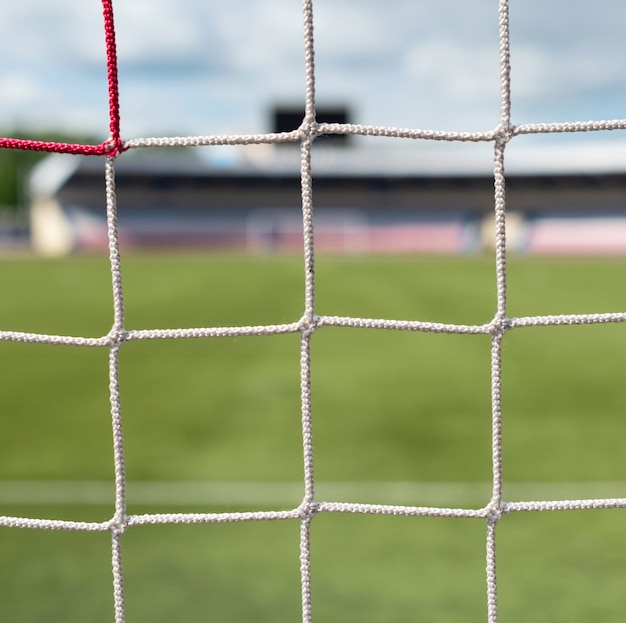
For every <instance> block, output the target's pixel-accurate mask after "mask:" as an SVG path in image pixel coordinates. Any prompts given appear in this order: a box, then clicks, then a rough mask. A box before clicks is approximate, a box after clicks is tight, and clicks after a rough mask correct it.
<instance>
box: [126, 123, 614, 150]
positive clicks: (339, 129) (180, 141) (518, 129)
mask: <svg viewBox="0 0 626 623" xmlns="http://www.w3.org/2000/svg"><path fill="white" fill-rule="evenodd" d="M624 129H626V119H609V120H596V121H594V120H590V121H571V122H560V123H527V124H519V125H513V124H511V125H510V126H507V127H506V128H504V129H503V128H501V127H497V128H495V129H492V130H487V131H485V132H455V131H443V130H424V129H419V128H399V127H392V126H376V125H364V124H352V123H320V124H316V125H315V126H314V132H312V135H314V136H317V135H323V134H345V135H353V136H371V137H381V138H404V139H413V140H425V141H447V142H492V141H497V140H501V139H502V138H505V139H506V140H512V139H513V138H514V137H515V136H521V135H527V134H555V133H569V132H603V131H612V130H624ZM306 134H307V132H306V126H303V128H299V129H296V130H293V131H291V132H279V133H265V134H231V135H224V134H215V135H208V136H184V137H183V136H172V137H167V136H164V137H150V138H134V139H129V140H126V141H124V142H123V149H124V150H127V149H136V148H147V147H202V146H212V145H213V146H219V145H252V144H265V143H267V144H271V143H289V142H298V141H301V140H302V139H303V136H305V135H306Z"/></svg>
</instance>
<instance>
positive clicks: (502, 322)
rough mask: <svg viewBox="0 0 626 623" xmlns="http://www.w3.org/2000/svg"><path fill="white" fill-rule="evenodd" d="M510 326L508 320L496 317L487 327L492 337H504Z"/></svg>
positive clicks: (509, 320)
mask: <svg viewBox="0 0 626 623" xmlns="http://www.w3.org/2000/svg"><path fill="white" fill-rule="evenodd" d="M511 325H512V321H511V319H510V318H507V317H506V316H496V317H495V318H494V319H493V320H492V321H491V323H490V325H489V332H490V333H491V335H493V336H497V335H504V334H505V333H506V332H507V331H508V330H509V329H510V328H511Z"/></svg>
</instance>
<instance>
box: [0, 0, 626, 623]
mask: <svg viewBox="0 0 626 623" xmlns="http://www.w3.org/2000/svg"><path fill="white" fill-rule="evenodd" d="M313 5H314V2H313V0H304V2H303V12H302V16H303V24H304V36H303V44H304V64H303V72H304V75H305V81H306V92H305V101H304V102H303V103H304V118H303V120H302V123H301V125H300V126H299V127H298V128H297V129H295V130H292V131H287V132H277V133H263V134H253V135H226V134H223V135H222V134H220V135H209V136H186V137H152V138H133V139H129V140H128V139H124V137H122V136H121V134H120V106H119V88H118V79H117V54H116V35H115V22H114V14H113V2H112V0H102V6H103V17H104V39H105V42H106V55H107V57H106V58H107V68H108V91H109V114H110V120H109V125H110V135H109V137H108V139H107V140H106V141H105V142H103V143H102V144H100V145H86V144H67V143H55V142H45V141H37V140H25V139H18V138H1V139H0V148H4V149H17V150H35V151H44V152H52V153H67V154H79V155H84V156H104V157H105V158H106V167H105V176H104V183H103V193H104V196H105V197H106V209H107V228H108V244H109V259H110V270H111V277H112V291H113V315H114V322H113V326H112V328H111V330H110V331H109V332H108V333H107V334H106V335H102V336H101V337H96V338H87V337H80V336H72V335H48V334H40V333H26V332H18V331H13V330H3V331H0V340H2V341H5V342H18V343H30V344H37V345H65V346H71V347H75V348H96V349H103V350H106V351H108V353H109V366H108V370H109V388H110V405H111V419H112V431H113V451H114V473H115V513H114V515H113V516H112V517H111V518H110V519H108V520H107V521H103V522H85V521H67V520H59V519H50V518H37V517H17V516H2V517H0V526H3V527H8V528H14V529H20V528H21V529H35V530H58V531H79V532H102V533H107V534H109V535H110V538H111V547H112V568H113V591H112V594H113V600H114V609H115V621H116V623H122V622H123V621H124V620H125V616H126V615H125V597H124V579H125V575H124V566H123V554H124V547H123V536H124V534H125V533H126V532H127V531H128V530H129V529H133V530H138V529H141V528H142V527H145V526H149V525H155V524H171V525H178V524H218V523H219V524H224V523H240V522H272V521H279V520H280V521H291V522H296V523H298V524H299V526H300V546H299V557H300V558H299V560H300V572H301V578H300V580H301V582H300V586H301V603H302V620H303V621H306V622H308V621H312V620H313V619H314V613H313V608H312V599H313V597H312V596H313V593H314V587H315V579H314V576H315V574H314V570H312V567H311V525H312V524H313V523H314V522H315V521H316V520H317V518H318V517H320V516H321V515H324V514H332V513H335V514H346V513H347V514H360V515H379V516H380V515H393V516H405V517H433V518H462V519H468V520H471V521H474V522H482V523H483V524H484V527H485V531H486V539H485V552H486V572H485V582H486V602H487V612H488V621H489V622H490V623H495V621H497V620H498V580H497V573H496V572H497V565H496V551H497V545H498V538H497V533H498V526H499V523H500V521H501V519H502V517H503V516H505V515H508V514H511V513H528V512H535V513H536V512H542V511H570V510H582V509H613V508H623V507H625V506H626V499H624V498H592V499H553V500H550V501H523V500H520V501H505V500H504V499H503V463H504V461H505V457H504V456H503V429H502V411H503V409H502V342H503V337H504V336H505V335H506V334H508V333H509V332H512V331H521V330H523V329H525V328H527V327H539V326H543V327H547V326H570V325H590V324H602V323H622V322H624V321H625V320H626V314H625V313H621V312H619V313H617V312H616V313H599V314H565V315H550V316H528V317H516V318H513V317H510V316H509V314H508V313H507V254H506V222H507V210H506V205H507V178H506V174H505V164H506V157H507V148H508V146H509V145H510V144H511V142H513V141H515V140H516V139H517V138H518V137H520V136H523V135H530V134H550V133H566V132H576V133H577V132H594V131H600V130H618V129H625V128H626V120H622V119H620V120H610V121H590V122H580V123H552V124H522V125H514V124H513V123H512V120H511V72H510V58H509V14H508V13H509V11H508V9H509V7H508V0H499V3H498V6H497V7H495V6H494V11H495V10H497V12H498V21H499V52H500V94H501V116H500V119H499V121H498V123H497V124H496V125H495V127H494V129H492V130H489V131H486V132H473V131H472V132H445V131H437V130H430V129H417V128H397V127H389V126H384V127H378V126H368V125H361V124H353V123H320V122H318V120H317V118H316V93H315V85H316V70H315V44H314V33H313V9H314V6H313ZM321 135H355V136H356V135H358V136H368V137H381V138H395V139H401V140H405V141H447V142H473V143H487V144H490V145H491V146H492V148H493V154H494V156H493V187H494V192H493V214H494V215H495V219H494V224H495V225H494V229H495V232H494V233H495V280H496V290H497V302H496V306H495V311H494V314H493V318H492V320H491V321H489V322H488V323H486V324H478V325H477V324H454V323H444V322H426V321H419V320H392V319H385V318H362V317H350V316H341V315H320V314H319V313H317V310H316V299H315V296H316V270H315V269H316V262H315V259H316V249H315V244H314V227H313V215H314V211H315V192H314V188H315V179H314V174H313V171H312V166H311V151H312V146H313V143H314V141H315V139H316V138H318V137H320V136H321ZM275 143H293V144H296V145H299V148H300V179H301V207H302V233H303V238H304V247H303V263H304V281H303V292H304V305H303V311H302V315H301V317H299V318H297V319H294V320H293V321H291V322H285V323H284V324H272V325H258V326H227V327H225V326H208V327H201V328H177V329H168V328H165V329H145V330H129V329H127V328H126V323H125V309H124V287H123V282H122V263H121V253H120V244H119V230H118V226H117V212H116V162H117V161H118V159H123V158H124V157H125V154H126V153H127V152H129V151H132V150H135V149H139V148H143V149H146V148H148V149H158V148H172V147H173V148H189V147H198V146H218V147H219V146H228V145H252V144H255V145H256V144H258V145H262V144H275ZM327 327H343V328H349V329H352V330H354V331H358V330H362V329H371V330H381V331H390V332H421V333H431V334H456V335H468V334H472V335H484V336H488V337H489V338H490V340H491V381H490V391H491V415H492V420H491V422H492V427H491V459H490V460H491V466H492V474H493V481H492V487H491V496H490V501H489V503H488V504H486V505H485V506H483V507H480V508H469V509H468V508H455V507H447V506H432V507H431V506H406V505H394V504H388V503H384V504H377V503H353V502H326V501H323V500H322V499H320V498H319V497H318V495H317V494H316V480H315V471H314V462H315V461H314V459H315V436H314V432H313V425H312V424H313V419H314V417H315V415H314V409H313V407H312V400H311V393H312V382H311V376H312V366H314V365H315V361H314V358H312V356H311V341H312V337H313V335H314V334H315V333H317V332H319V331H321V330H323V329H325V328H327ZM282 334H294V335H298V336H299V339H300V403H301V416H302V418H301V419H302V460H303V466H304V470H303V471H304V479H303V482H302V489H301V499H302V501H301V503H300V504H299V505H298V506H297V507H295V508H290V509H288V510H279V511H251V512H201V513H176V512H171V513H147V514H141V515H133V514H129V513H128V512H127V477H126V471H125V460H124V455H125V439H124V433H123V415H122V406H121V405H122V402H123V395H122V394H123V393H122V392H121V391H120V378H121V373H120V353H121V351H123V349H125V348H126V346H127V345H128V344H129V343H131V342H135V341H159V340H190V339H196V340H198V339H199V340H211V339H214V338H224V337H232V338H237V337H241V336H277V335H282ZM415 529H416V530H419V525H417V524H416V526H415Z"/></svg>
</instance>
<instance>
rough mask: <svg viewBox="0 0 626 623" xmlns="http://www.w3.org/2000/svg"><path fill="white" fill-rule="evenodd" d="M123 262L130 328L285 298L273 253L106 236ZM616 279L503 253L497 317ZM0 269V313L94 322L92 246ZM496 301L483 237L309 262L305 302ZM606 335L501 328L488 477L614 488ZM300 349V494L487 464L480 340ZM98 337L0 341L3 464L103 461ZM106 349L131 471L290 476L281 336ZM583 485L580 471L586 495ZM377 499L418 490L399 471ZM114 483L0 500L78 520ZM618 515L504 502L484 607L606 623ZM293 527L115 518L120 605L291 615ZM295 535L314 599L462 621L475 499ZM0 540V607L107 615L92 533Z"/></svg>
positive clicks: (574, 301)
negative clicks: (469, 249)
mask: <svg viewBox="0 0 626 623" xmlns="http://www.w3.org/2000/svg"><path fill="white" fill-rule="evenodd" d="M123 277H124V287H125V303H126V326H127V328H128V329H148V328H177V327H199V326H215V325H248V324H269V323H272V324H274V323H283V322H291V321H295V320H297V319H298V318H299V317H300V315H301V314H302V309H303V268H302V261H301V259H297V258H279V257H240V256H223V255H222V256H210V255H206V256H204V255H181V256H175V255H169V256H168V255H158V256H157V255H145V256H128V257H126V258H124V260H123ZM625 280H626V263H624V262H622V261H618V260H584V261H583V260H531V259H518V260H513V261H512V262H511V264H510V266H509V316H526V315H535V314H560V313H594V312H608V311H624V310H626V289H624V288H623V287H621V284H622V283H623V282H624V281H625ZM0 285H1V287H2V290H3V293H4V296H3V303H2V304H1V305H0V329H2V330H13V331H29V332H40V333H54V334H67V335H82V336H100V335H104V334H106V333H107V332H108V330H109V329H110V327H111V324H112V318H113V315H112V301H111V293H110V290H111V287H110V275H109V268H108V262H107V260H106V258H100V257H86V258H70V259H63V260H54V261H52V260H48V261H42V260H36V259H13V260H4V261H3V262H2V264H1V269H0ZM495 301H496V294H495V271H494V266H493V259H492V258H486V257H485V258H414V257H410V258H409V257H401V258H352V257H342V258H337V257H322V258H320V259H319V260H318V264H317V312H318V313H319V314H329V315H353V316H364V317H384V318H395V319H408V320H428V321H439V322H455V323H463V324H472V323H481V324H482V323H485V322H488V321H489V320H491V318H492V317H493V315H494V312H495ZM625 347H626V327H624V326H622V325H604V326H599V325H596V326H576V327H558V328H554V327H553V328H532V329H531V328H527V329H519V330H515V331H512V332H510V333H508V334H507V335H506V337H505V342H504V351H503V368H504V396H503V407H504V442H503V443H504V474H505V489H504V490H505V497H506V498H507V499H512V498H514V496H515V494H516V492H517V491H520V488H519V487H520V486H522V485H523V486H524V487H527V489H529V490H530V491H531V494H532V493H533V492H534V491H533V486H535V491H536V492H537V496H538V497H539V496H540V495H541V494H542V492H543V491H544V489H542V488H541V486H540V485H542V483H543V485H546V484H549V485H559V483H562V484H563V487H564V488H565V487H566V486H567V492H568V495H570V494H571V491H572V490H574V494H576V486H579V487H580V490H581V492H582V491H583V490H584V492H585V494H584V496H585V497H587V495H588V492H589V490H590V488H591V490H593V487H594V483H607V482H609V483H612V482H614V483H615V484H614V485H608V489H609V491H611V492H613V493H609V494H608V495H612V496H615V497H617V496H626V485H622V484H621V483H626V463H625V462H624V460H623V448H622V445H623V443H622V440H623V436H624V426H623V416H624V413H625V412H626V391H624V383H623V379H622V376H623V372H622V368H623V362H622V360H623V358H624V352H625ZM312 351H313V352H312V366H313V371H312V377H313V413H314V443H315V459H316V464H315V468H316V479H317V481H318V483H319V487H320V490H322V491H323V487H324V485H325V484H327V485H332V484H333V483H348V484H349V483H361V484H362V483H366V484H367V483H374V484H376V483H385V482H409V483H410V482H418V483H419V482H425V483H442V484H443V485H445V483H467V485H468V487H471V486H473V485H475V483H489V481H490V478H491V465H490V456H491V454H490V453H491V449H490V434H491V414H490V376H489V375H490V343H489V338H488V336H483V335H478V336H471V335H464V336H458V335H432V334H421V333H407V332H383V331H373V330H355V329H345V328H333V327H324V328H322V329H320V330H319V331H318V332H317V333H316V334H315V335H314V337H313V343H312ZM107 356H108V353H107V351H106V349H88V348H81V349H79V348H68V347H62V346H41V345H31V344H17V343H9V342H0V361H1V363H0V366H1V368H0V370H1V372H2V391H1V392H0V413H1V414H2V422H3V430H2V434H1V435H0V480H1V481H48V480H49V481H77V480H78V481H105V482H111V481H112V479H113V465H112V449H111V424H110V414H109V403H108V377H107V372H108V360H107ZM120 365H121V391H122V408H123V417H124V433H125V439H126V465H127V475H128V479H129V482H130V483H133V482H145V481H148V482H150V481H154V482H163V481H165V482H168V481H172V482H178V481H183V482H206V481H208V482H233V483H241V482H246V483H255V482H258V483H267V482H270V483H272V482H274V483H283V482H285V483H291V482H298V481H301V480H302V450H301V434H300V405H299V392H300V390H299V337H298V336H297V335H281V336H273V337H240V338H237V339H230V338H228V339H226V338H221V339H210V340H181V341H159V342H154V341H153V342H141V343H139V342H131V343H128V344H126V345H125V346H124V348H123V349H122V354H121V364H120ZM533 483H536V485H533ZM568 483H574V485H570V484H568ZM605 489H606V485H603V486H601V485H598V492H600V491H602V493H601V495H602V496H603V497H604V496H605V495H607V493H606V492H605ZM330 490H331V489H329V491H330ZM361 490H362V489H361ZM372 490H374V489H372ZM557 490H558V489H557ZM564 490H565V489H564ZM347 491H350V489H349V486H348V488H347ZM355 491H356V489H355ZM409 491H410V489H409ZM442 491H444V492H445V491H448V493H446V494H445V495H447V497H445V496H444V498H445V499H443V500H442V501H441V503H443V504H445V505H453V506H456V505H467V496H461V497H457V493H455V491H457V492H458V491H460V492H461V493H462V491H463V488H462V487H460V488H456V489H454V490H452V489H450V490H448V489H445V488H443V489H442ZM450 491H451V492H450ZM598 494H599V495H600V493H598ZM365 495H366V497H367V494H365ZM458 495H459V496H460V495H461V494H458ZM403 496H404V497H403ZM559 497H560V496H559ZM581 497H582V494H581ZM338 499H342V500H343V501H364V502H377V501H378V500H377V499H376V497H375V496H373V497H372V498H371V499H369V498H368V499H364V498H363V497H354V498H351V499H347V500H346V499H345V498H338ZM524 499H528V498H524ZM299 501H300V500H299V499H298V497H297V496H296V497H294V499H293V501H292V502H289V503H287V502H285V501H280V502H273V501H271V500H268V501H267V503H266V504H265V505H263V506H262V508H263V509H264V510H265V509H273V508H286V507H288V506H296V505H297V504H298V503H299ZM395 501H396V502H397V503H400V504H423V503H429V500H428V499H426V498H420V495H419V494H417V495H414V494H406V493H402V492H400V493H399V494H398V499H397V500H395ZM487 501H488V498H482V497H478V498H477V499H476V500H475V501H472V502H471V505H472V506H476V507H479V506H483V505H484V504H486V503H487ZM128 502H129V509H128V510H129V513H142V512H167V511H193V510H201V511H207V510H209V511H210V510H213V509H216V510H217V509H218V508H219V510H223V509H224V507H213V506H210V501H207V503H206V504H203V503H202V501H201V500H198V501H197V503H194V504H191V503H190V504H187V505H184V504H183V505H180V504H178V505H174V506H173V505H171V504H168V502H167V501H166V500H164V501H162V502H159V503H156V504H147V503H145V502H141V501H134V500H133V498H132V496H130V497H129V500H128ZM112 504H113V501H112V499H111V505H110V506H102V505H81V506H76V505H73V506H72V505H62V504H58V505H51V506H45V505H44V504H39V505H25V506H19V505H15V504H10V503H7V502H6V500H2V499H0V514H3V515H12V516H13V515H19V516H29V517H45V518H62V519H78V520H95V521H102V520H105V519H108V518H109V517H110V516H111V514H112ZM252 508H257V506H253V507H252ZM227 510H250V507H248V506H246V505H245V504H243V505H238V504H231V505H229V506H228V507H227ZM624 518H625V515H624V511H622V510H613V511H593V512H579V511H576V512H565V513H556V514H516V515H509V516H506V517H504V518H503V520H502V522H501V524H500V525H499V531H498V546H499V549H498V572H499V585H500V612H501V620H502V621H504V622H507V623H510V622H516V621H520V622H521V621H528V620H533V621H540V622H541V621H546V622H547V621H550V622H551V623H558V622H563V623H565V622H566V621H567V622H568V623H569V622H572V621H589V620H601V621H603V622H605V623H606V622H618V621H620V622H621V621H623V620H624V615H625V614H626V612H625V610H626V608H625V607H624V605H623V597H622V594H623V584H624V581H625V580H626V552H624V551H623V550H622V549H621V547H620V543H621V541H622V539H623V536H624V528H623V525H624ZM298 529H299V527H298V524H297V522H275V523H274V522H272V523H262V524H239V525H205V526H157V527H141V528H135V529H131V530H130V531H129V532H128V533H127V534H126V535H125V537H124V542H123V545H124V565H125V575H126V601H127V620H128V621H129V623H135V622H141V623H143V622H150V623H158V622H161V621H162V622H165V621H168V622H169V621H173V620H175V621H180V622H181V623H187V622H189V623H192V622H194V623H195V622H196V621H204V620H211V621H217V622H220V623H221V622H224V623H238V622H243V621H248V620H255V621H268V622H269V621H272V622H282V621H284V622H287V621H290V622H291V621H297V620H299V618H300V587H299V560H298V554H299V552H298V538H299V537H298ZM312 538H313V542H312V565H313V607H314V618H315V620H316V621H320V622H325V621H328V622H330V621H342V622H344V621H345V622H352V621H354V622H356V621H359V622H362V621H381V622H395V621H406V620H416V621H417V620H419V621H438V622H442V621H443V622H450V623H452V622H459V623H460V622H461V621H463V622H467V621H485V620H486V590H485V572H484V568H485V561H484V559H485V554H484V547H485V546H484V540H485V525H484V522H483V521H480V520H450V519H425V518H415V519H409V518H402V517H365V516H343V515H342V516H336V515H332V516H330V515H321V516H318V517H316V518H315V520H314V523H313V533H312ZM0 557H1V559H2V560H3V562H4V564H3V566H2V570H1V571H0V620H2V621H5V620H6V621H11V622H15V623H35V622H42V623H43V622H44V621H45V622H52V623H56V622H59V623H60V622H61V621H63V623H74V622H76V623H78V622H83V621H87V620H88V621H91V622H96V623H99V622H100V621H102V622H110V621H112V620H113V604H112V588H111V572H110V542H109V537H108V535H107V534H82V533H80V534H79V533H52V532H43V531H34V530H17V529H8V528H0Z"/></svg>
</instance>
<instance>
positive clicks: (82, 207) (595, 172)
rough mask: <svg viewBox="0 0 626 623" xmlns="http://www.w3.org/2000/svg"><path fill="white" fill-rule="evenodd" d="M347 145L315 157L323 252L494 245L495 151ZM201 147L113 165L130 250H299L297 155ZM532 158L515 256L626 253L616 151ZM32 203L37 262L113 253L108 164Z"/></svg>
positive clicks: (624, 161) (517, 214)
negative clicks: (575, 157)
mask: <svg viewBox="0 0 626 623" xmlns="http://www.w3.org/2000/svg"><path fill="white" fill-rule="evenodd" d="M283 112H285V111H283ZM339 112H341V111H339ZM285 114H290V113H289V111H286V113H285ZM295 118H296V116H294V119H295ZM283 122H285V123H287V125H289V123H294V121H293V120H290V119H287V120H286V121H285V119H284V118H283ZM277 129H282V130H284V129H288V128H287V127H279V128H277ZM350 138H351V141H350V142H348V141H346V142H344V143H341V142H340V143H339V144H337V143H336V142H333V141H327V142H324V141H320V143H319V146H317V145H315V146H314V150H313V180H314V181H313V202H314V206H315V211H314V224H315V243H316V248H317V249H318V250H319V251H321V252H333V253H444V254H454V253H474V252H477V251H480V250H483V249H486V248H492V247H493V244H494V224H493V223H494V218H493V211H494V183H493V162H492V158H491V154H490V151H489V149H485V148H486V147H489V146H488V145H485V144H483V145H482V151H480V155H479V156H474V155H473V154H470V153H469V152H467V150H465V151H462V150H460V149H459V150H456V151H454V152H453V151H451V150H450V149H449V147H448V146H443V147H442V146H435V147H433V144H432V143H430V144H424V149H423V150H421V149H419V148H417V147H420V146H416V145H415V144H413V146H412V147H413V149H388V148H385V147H384V146H382V143H380V142H379V143H377V144H376V145H377V147H376V148H375V149H372V148H367V149H366V148H365V147H364V146H363V145H362V144H361V145H359V144H357V140H354V139H355V137H350ZM202 149H203V150H204V152H200V148H198V149H168V148H163V149H152V150H132V151H128V152H125V153H123V154H122V155H121V156H120V157H118V159H117V161H116V191H117V205H118V226H119V234H120V242H121V244H122V246H125V247H129V248H136V249H147V248H167V247H169V248H173V247H176V248H203V249H229V250H237V251H248V252H255V253H257V252H271V253H282V252H285V253H290V252H300V251H301V250H302V216H301V189H300V153H299V149H298V146H297V145H294V144H290V145H259V146H255V147H249V148H240V149H236V148H230V147H215V148H202ZM622 151H624V150H622ZM466 152H467V153H466ZM199 153H204V154H208V157H202V158H201V157H200V156H199ZM477 153H478V152H477ZM537 153H539V154H540V156H539V157H528V156H526V157H524V156H523V154H522V155H521V156H520V155H519V153H518V154H516V152H514V151H512V156H511V158H510V170H507V213H508V226H509V231H508V242H509V246H510V249H511V250H512V251H516V252H520V253H538V254H555V253H567V254H580V253H593V254H607V253H611V254H622V253H626V173H624V172H621V171H626V158H624V157H623V156H621V155H619V154H620V153H621V152H618V151H614V152H612V153H605V157H604V158H603V159H600V160H599V159H598V158H597V157H596V156H594V157H593V158H592V157H591V156H589V158H587V159H585V153H584V152H582V153H581V154H579V160H578V161H577V162H576V163H574V164H572V161H571V159H569V160H568V159H567V158H558V157H555V153H556V152H555V151H554V150H552V151H550V150H549V149H544V150H543V151H542V152H537ZM563 153H566V152H561V155H563ZM589 153H591V152H589ZM616 156H617V157H616ZM555 163H557V164H555ZM31 194H32V207H31V231H32V245H33V248H34V249H35V250H36V251H37V252H39V253H42V254H46V255H58V254H65V253H71V252H81V251H83V252H88V251H102V250H105V249H106V248H107V224H106V206H105V192H104V162H103V159H102V158H100V157H94V156H89V157H81V156H71V155H52V156H50V157H49V158H47V159H46V160H44V161H42V162H41V163H40V164H39V165H38V167H37V168H36V169H35V171H34V173H33V175H32V179H31Z"/></svg>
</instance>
